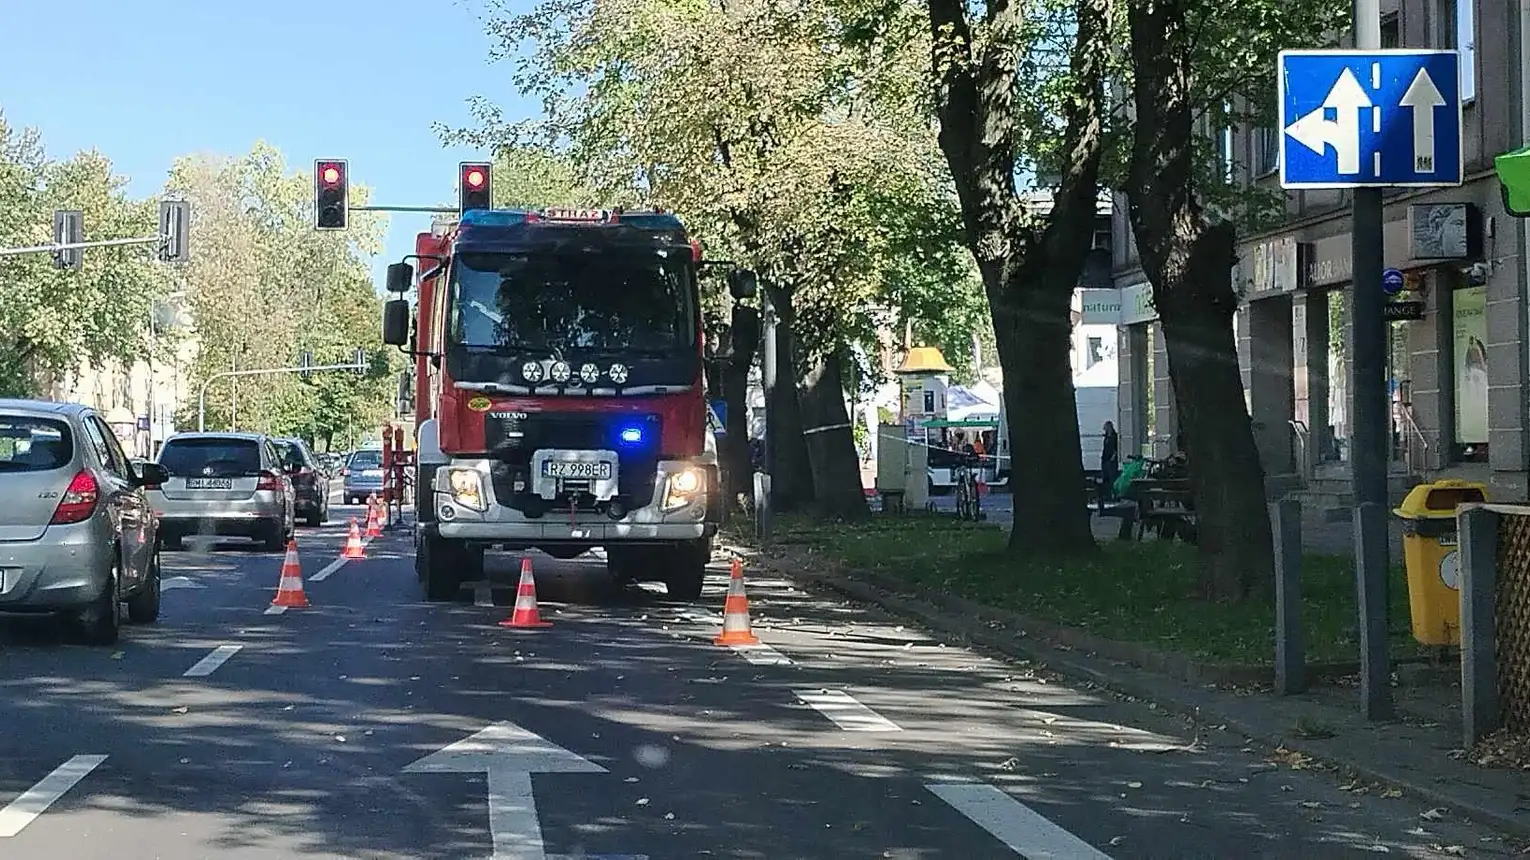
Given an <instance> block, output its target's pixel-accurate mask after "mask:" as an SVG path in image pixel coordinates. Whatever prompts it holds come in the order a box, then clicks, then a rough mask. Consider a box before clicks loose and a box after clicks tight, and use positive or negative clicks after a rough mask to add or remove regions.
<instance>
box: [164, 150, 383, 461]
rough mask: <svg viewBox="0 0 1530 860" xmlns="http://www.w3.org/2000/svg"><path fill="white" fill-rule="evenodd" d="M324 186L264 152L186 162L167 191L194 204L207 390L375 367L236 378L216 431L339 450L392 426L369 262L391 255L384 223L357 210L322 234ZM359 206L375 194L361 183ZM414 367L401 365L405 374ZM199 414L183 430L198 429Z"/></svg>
mask: <svg viewBox="0 0 1530 860" xmlns="http://www.w3.org/2000/svg"><path fill="white" fill-rule="evenodd" d="M311 183H312V178H311V177H309V176H308V175H307V174H306V173H296V172H291V171H289V170H288V169H287V167H286V165H285V163H284V162H283V161H282V158H281V155H280V153H278V152H277V151H276V150H275V149H273V148H271V147H270V146H267V145H265V144H257V145H256V146H255V147H254V149H252V150H251V151H250V152H249V153H248V154H246V155H244V156H242V157H239V158H209V157H202V156H193V157H187V158H182V159H180V160H179V161H177V162H176V164H175V166H174V168H173V169H172V170H171V173H170V179H169V181H168V182H167V184H166V189H167V191H168V192H170V193H172V194H177V195H181V196H184V197H185V199H187V200H189V201H191V209H192V225H191V248H192V261H191V262H190V263H188V264H187V265H186V266H185V267H184V269H183V270H182V271H180V272H178V273H177V274H178V277H179V278H180V279H181V282H182V284H183V286H184V289H185V290H186V292H187V294H188V298H189V301H190V305H191V308H192V317H193V318H194V319H195V321H196V322H195V335H196V337H197V340H198V351H197V357H196V359H195V362H194V365H193V367H192V368H190V369H189V372H190V375H191V377H192V379H193V381H194V384H195V386H196V387H197V388H198V389H199V388H200V387H201V385H202V383H204V382H206V381H207V380H208V379H210V378H211V377H212V376H213V375H214V374H217V373H221V372H224V371H232V370H255V369H261V368H277V367H290V366H294V365H296V364H297V363H298V361H299V356H300V355H301V354H302V353H303V352H304V351H305V350H306V351H309V352H311V353H312V355H313V361H314V363H315V364H340V363H349V362H350V361H351V360H352V358H353V355H354V351H355V348H356V347H358V346H360V347H363V348H364V349H365V350H366V351H367V354H368V355H369V356H371V357H372V360H371V365H372V366H371V369H370V370H369V371H368V373H367V375H366V376H365V377H359V376H356V375H353V374H351V373H349V372H344V371H342V372H327V373H315V374H311V375H308V376H307V377H306V378H304V377H302V376H299V375H297V374H271V375H262V376H254V377H242V378H224V379H221V380H215V381H213V382H212V384H211V385H210V386H209V389H208V396H207V422H208V426H209V427H210V428H217V427H235V426H237V427H241V428H256V429H260V430H264V431H268V432H273V433H280V434H289V435H301V436H304V437H306V438H310V439H323V440H326V442H329V441H332V440H333V438H334V437H335V436H336V435H340V436H345V435H346V434H347V433H351V432H352V431H354V432H355V434H356V435H360V433H361V431H364V430H368V429H373V428H375V427H376V426H377V425H378V424H380V422H381V421H382V420H383V419H385V418H388V417H391V416H392V404H393V397H394V395H395V394H396V382H395V380H394V379H393V377H392V375H391V370H392V368H391V367H390V358H389V356H390V353H388V352H385V351H384V347H383V345H382V342H381V333H380V330H379V326H378V322H377V321H378V319H379V316H380V313H381V304H380V301H379V299H378V298H377V295H376V293H375V291H374V289H373V287H372V283H371V277H370V274H369V272H368V269H367V265H366V262H365V259H364V257H363V256H362V255H364V254H372V253H376V252H377V251H379V250H381V245H382V233H383V228H384V223H383V221H382V219H381V218H380V217H378V216H375V215H371V214H368V213H363V212H355V211H353V212H352V213H351V216H350V227H349V229H348V230H347V231H345V232H343V233H332V232H320V231H317V230H314V229H313V200H312V184H311ZM350 194H351V203H352V204H353V205H362V204H364V203H365V202H366V200H367V194H368V192H367V189H366V188H364V187H362V186H359V185H356V184H355V183H352V185H351V187H350ZM401 366H402V365H401V364H400V367H401ZM196 408H197V404H196V403H191V404H188V405H187V408H186V410H185V415H184V420H183V423H187V422H193V423H194V422H195V421H196V418H197V415H196Z"/></svg>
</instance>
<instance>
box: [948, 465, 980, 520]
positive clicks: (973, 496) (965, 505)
mask: <svg viewBox="0 0 1530 860" xmlns="http://www.w3.org/2000/svg"><path fill="white" fill-rule="evenodd" d="M952 472H953V475H952V477H953V478H955V480H956V518H957V519H960V520H968V521H971V522H974V523H976V522H981V521H982V520H983V497H982V494H980V493H979V492H978V486H977V472H976V470H975V469H974V467H973V464H972V463H971V462H968V461H967V460H966V459H965V458H964V460H963V462H962V463H960V464H958V465H957V466H956V468H955V469H953V470H952Z"/></svg>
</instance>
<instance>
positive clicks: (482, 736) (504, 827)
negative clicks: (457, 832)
mask: <svg viewBox="0 0 1530 860" xmlns="http://www.w3.org/2000/svg"><path fill="white" fill-rule="evenodd" d="M404 773H482V774H484V775H485V778H486V779H487V781H488V784H489V836H490V838H491V839H492V840H493V842H494V855H493V860H547V853H546V850H545V848H544V846H543V843H542V823H541V820H540V819H539V818H538V817H537V801H536V796H535V795H534V794H533V793H532V790H531V775H532V774H534V773H609V771H607V770H606V769H605V768H603V767H601V766H600V765H598V764H595V763H594V762H592V761H590V760H588V759H586V758H584V757H583V756H580V755H577V754H575V753H571V752H569V751H568V750H566V749H564V748H563V747H560V746H558V745H557V744H555V743H552V742H551V741H548V740H545V739H543V738H542V737H541V736H539V735H537V734H535V733H533V732H529V731H527V730H525V729H523V728H521V727H520V726H518V725H516V724H515V723H511V722H499V723H495V724H493V725H491V726H489V727H488V728H485V729H483V730H482V731H479V732H477V733H476V734H473V735H472V736H470V737H466V738H463V739H462V740H460V741H457V742H456V743H454V744H451V745H450V746H448V747H446V748H445V749H442V750H439V751H437V752H433V753H431V754H430V755H427V756H425V757H424V758H421V759H420V760H419V761H416V762H415V763H414V764H411V765H409V766H408V767H406V768H404Z"/></svg>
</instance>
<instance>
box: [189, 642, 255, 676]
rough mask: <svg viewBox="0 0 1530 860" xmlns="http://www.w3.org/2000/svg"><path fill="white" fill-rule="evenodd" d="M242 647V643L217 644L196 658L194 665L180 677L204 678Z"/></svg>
mask: <svg viewBox="0 0 1530 860" xmlns="http://www.w3.org/2000/svg"><path fill="white" fill-rule="evenodd" d="M243 647H244V646H243V645H219V646H218V647H216V648H214V649H213V650H212V653H210V654H208V655H207V656H206V657H203V658H202V659H200V660H198V661H197V662H196V664H195V665H193V666H192V667H191V668H190V669H187V670H186V674H184V675H182V676H181V677H183V678H205V677H207V676H208V675H211V674H212V673H213V672H215V671H217V669H218V667H219V666H222V665H223V664H224V663H227V662H228V658H230V657H232V656H234V655H235V654H238V653H239V649H240V648H243Z"/></svg>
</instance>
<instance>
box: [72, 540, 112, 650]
mask: <svg viewBox="0 0 1530 860" xmlns="http://www.w3.org/2000/svg"><path fill="white" fill-rule="evenodd" d="M121 572H122V565H121V561H120V560H118V561H116V562H113V564H112V569H111V573H110V575H109V577H108V580H109V581H108V582H107V583H106V587H105V588H103V589H101V596H100V597H97V598H96V599H95V600H94V601H93V602H92V603H91V604H90V605H89V606H87V607H86V608H85V609H83V610H82V611H81V612H80V614H79V617H78V623H79V625H80V638H82V639H83V640H84V641H85V644H87V645H115V644H117V639H118V637H119V636H120V635H121V632H122V600H121V598H122V591H121V589H122V577H121Z"/></svg>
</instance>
